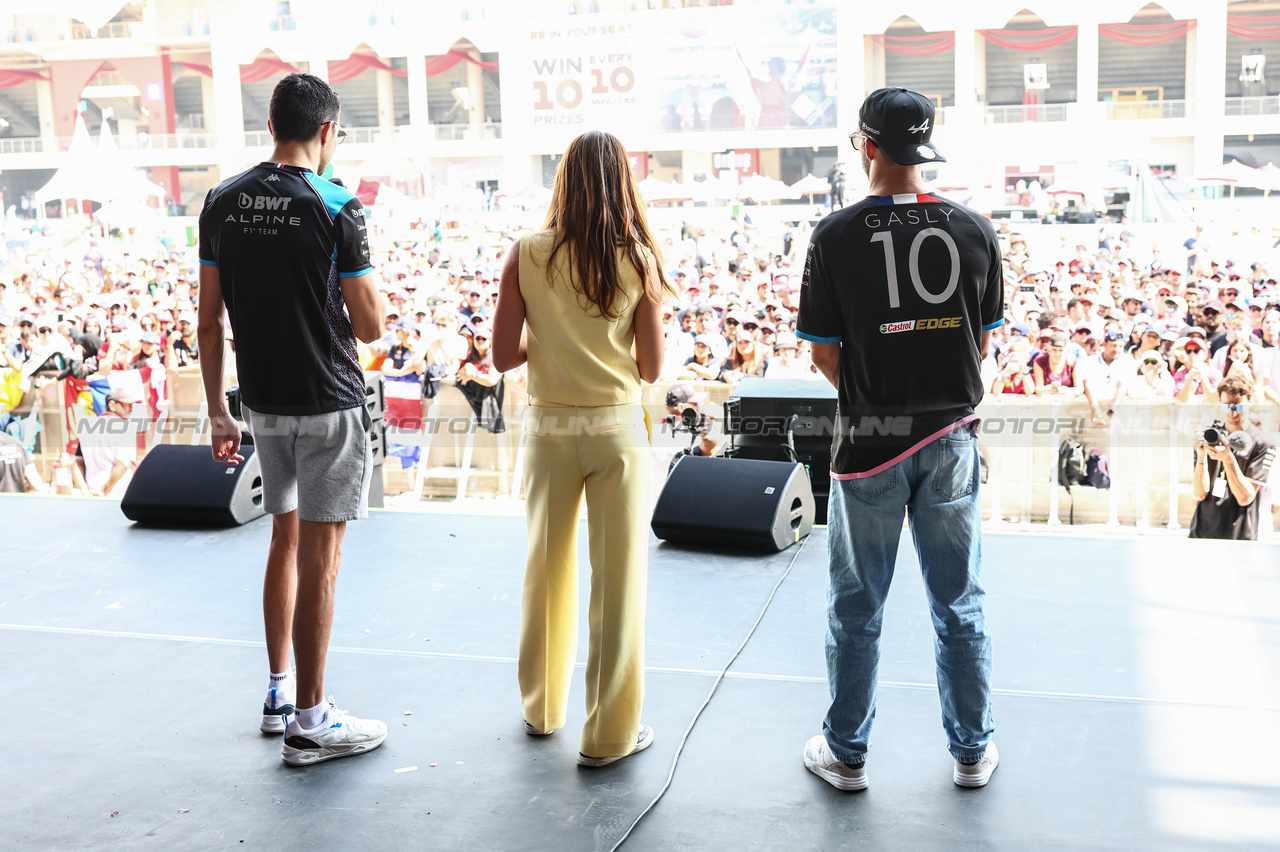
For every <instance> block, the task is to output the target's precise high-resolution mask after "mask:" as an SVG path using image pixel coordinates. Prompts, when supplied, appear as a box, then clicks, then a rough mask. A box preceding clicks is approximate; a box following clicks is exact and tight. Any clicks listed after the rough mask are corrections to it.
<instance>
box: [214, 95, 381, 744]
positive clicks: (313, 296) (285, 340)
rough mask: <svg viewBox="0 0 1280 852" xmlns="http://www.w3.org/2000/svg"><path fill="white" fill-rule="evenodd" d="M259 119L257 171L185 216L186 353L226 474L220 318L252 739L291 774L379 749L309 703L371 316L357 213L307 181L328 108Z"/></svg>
mask: <svg viewBox="0 0 1280 852" xmlns="http://www.w3.org/2000/svg"><path fill="white" fill-rule="evenodd" d="M269 111H270V121H269V122H268V125H267V126H268V129H269V130H270V131H271V134H272V138H273V139H274V140H275V150H274V151H273V153H272V156H271V161H270V162H266V163H259V164H258V165H257V166H254V167H253V168H251V169H249V170H248V171H247V172H244V173H243V174H240V175H237V176H236V177H233V178H231V179H230V180H226V181H223V182H222V183H221V184H219V185H218V186H217V187H216V188H214V189H213V191H211V192H210V193H209V195H208V197H207V198H206V199H205V204H204V210H203V211H202V212H201V214H200V263H201V267H200V303H199V350H200V366H201V370H202V372H203V377H204V389H205V398H206V399H207V400H208V403H209V409H210V419H211V421H212V430H213V455H214V458H215V459H217V460H218V461H221V462H224V463H226V464H228V465H235V464H238V463H239V462H241V461H243V460H244V458H243V456H241V455H240V453H239V450H240V427H239V425H238V424H237V423H236V421H235V420H234V419H233V418H232V417H231V414H230V412H229V411H228V409H227V404H226V398H225V396H224V394H223V386H222V385H223V365H222V356H223V351H224V331H223V322H224V318H225V317H227V316H228V315H229V317H230V321H231V327H232V329H233V330H234V332H235V340H236V366H237V370H236V373H237V375H238V376H239V379H240V395H241V400H242V403H243V405H242V408H243V411H244V415H245V419H246V421H247V422H248V425H249V429H250V431H251V432H252V434H253V438H254V452H255V454H256V455H257V458H258V460H259V463H260V465H261V468H262V493H263V506H264V507H265V508H266V510H267V512H269V513H271V515H272V529H271V547H270V550H269V551H268V555H267V569H266V578H265V581H264V583H263V615H264V620H265V622H266V634H267V656H268V660H269V662H270V667H271V675H270V679H269V681H268V686H267V696H266V700H265V701H264V702H263V709H262V722H261V725H260V730H261V731H262V732H263V733H283V734H284V747H283V752H282V757H283V759H284V761H285V762H286V763H289V764H292V765H306V764H311V763H317V762H320V761H324V760H330V759H333V758H338V757H347V756H350V755H354V754H362V753H365V752H367V751H371V750H372V749H374V748H377V747H378V746H379V745H381V744H382V742H383V740H384V739H386V736H387V727H386V725H385V724H383V723H382V722H378V721H372V720H362V719H357V718H356V717H354V716H351V715H349V714H347V713H346V712H345V711H342V710H338V709H337V708H335V707H331V706H330V705H329V704H328V703H327V702H326V701H325V699H324V696H325V690H324V668H325V656H326V654H327V652H328V647H329V631H330V627H331V626H332V623H333V595H334V586H335V583H336V581H337V577H338V566H339V559H340V555H341V546H342V536H343V533H344V532H345V530H346V522H347V521H350V520H355V519H356V518H363V517H366V516H367V515H368V489H369V477H370V474H371V472H372V467H373V463H372V457H371V453H370V445H369V431H368V430H369V415H368V412H367V411H366V410H365V384H364V376H363V374H362V372H361V370H360V365H359V362H358V361H357V359H356V337H359V338H360V339H361V340H363V341H365V342H372V341H374V340H376V339H378V337H379V336H380V335H381V332H382V317H383V306H382V299H381V297H380V296H379V294H378V291H377V288H376V286H375V282H374V277H373V274H372V269H371V268H370V264H369V244H368V239H367V236H366V233H365V224H364V211H363V210H362V208H361V206H360V202H359V201H358V200H357V199H356V198H355V196H354V195H352V194H351V193H350V192H349V191H347V190H346V189H344V188H342V187H340V186H338V185H336V184H333V183H330V182H329V181H327V180H324V179H323V178H321V177H318V175H317V173H318V172H322V171H323V170H324V168H325V167H326V166H327V165H328V164H329V162H330V161H331V160H332V159H333V155H334V152H335V150H336V149H337V146H338V143H339V142H340V141H341V139H342V137H343V136H344V135H345V134H344V132H343V131H342V130H340V129H339V127H338V113H339V103H338V97H337V95H336V94H334V92H333V90H332V89H331V88H330V87H329V85H328V84H327V83H325V82H324V81H323V80H321V79H320V78H318V77H314V76H312V75H310V74H290V75H288V76H286V77H284V78H283V79H281V80H280V82H279V83H278V84H277V85H276V87H275V90H274V91H273V92H272V95H271V104H270V108H269ZM224 308H225V310H224ZM291 646H292V648H293V652H294V657H295V660H296V662H297V678H296V682H295V679H294V678H293V677H292V676H291V675H290V671H289V649H290V647H291ZM290 717H292V718H290Z"/></svg>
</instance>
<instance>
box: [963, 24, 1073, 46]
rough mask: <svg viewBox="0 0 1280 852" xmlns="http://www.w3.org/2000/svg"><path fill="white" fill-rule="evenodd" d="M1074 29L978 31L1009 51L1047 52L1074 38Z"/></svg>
mask: <svg viewBox="0 0 1280 852" xmlns="http://www.w3.org/2000/svg"><path fill="white" fill-rule="evenodd" d="M1076 29H1077V28H1076V27H1075V26H1074V25H1072V26H1068V27H1045V28H1044V29H1042V30H978V32H980V33H982V37H983V38H985V39H986V40H987V41H989V42H991V43H992V44H994V45H996V46H997V47H1007V48H1008V49H1010V50H1025V51H1038V50H1048V49H1049V48H1051V47H1057V46H1058V45H1060V44H1065V43H1066V42H1069V41H1071V39H1073V38H1075V37H1076Z"/></svg>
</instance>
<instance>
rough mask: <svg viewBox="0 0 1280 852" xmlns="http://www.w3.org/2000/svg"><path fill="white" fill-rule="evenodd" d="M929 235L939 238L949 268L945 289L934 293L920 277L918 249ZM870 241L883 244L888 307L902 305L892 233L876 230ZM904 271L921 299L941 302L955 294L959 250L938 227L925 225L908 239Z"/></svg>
mask: <svg viewBox="0 0 1280 852" xmlns="http://www.w3.org/2000/svg"><path fill="white" fill-rule="evenodd" d="M929 237H937V238H938V239H940V240H942V242H943V243H944V244H945V245H946V247H947V251H948V252H949V253H950V255H951V271H950V274H949V276H948V278H947V286H946V289H944V290H943V291H942V292H941V293H938V294H936V295H935V294H933V293H930V292H929V291H928V290H927V289H926V288H925V286H924V282H923V281H921V280H920V248H921V246H922V245H923V244H924V241H925V240H926V239H928V238H929ZM871 242H873V243H884V272H885V280H886V281H887V282H889V307H891V308H899V307H902V301H901V299H900V298H899V295H898V263H897V260H896V258H895V256H894V253H893V234H892V232H890V231H876V232H875V233H874V234H872V236H871ZM907 271H908V272H909V273H910V275H911V284H912V286H914V287H915V288H916V293H918V294H919V295H920V298H921V299H924V300H925V301H926V302H928V303H929V304H931V305H941V304H943V303H944V302H946V301H947V300H948V299H950V298H951V296H952V295H954V294H955V292H956V286H957V284H959V282H960V250H959V249H958V248H957V247H956V241H955V240H954V239H952V238H951V235H950V234H949V233H947V232H946V231H944V230H942V229H941V228H925V229H924V230H922V231H920V232H919V233H917V234H916V235H915V238H914V239H912V240H911V253H910V255H909V256H908V258H907Z"/></svg>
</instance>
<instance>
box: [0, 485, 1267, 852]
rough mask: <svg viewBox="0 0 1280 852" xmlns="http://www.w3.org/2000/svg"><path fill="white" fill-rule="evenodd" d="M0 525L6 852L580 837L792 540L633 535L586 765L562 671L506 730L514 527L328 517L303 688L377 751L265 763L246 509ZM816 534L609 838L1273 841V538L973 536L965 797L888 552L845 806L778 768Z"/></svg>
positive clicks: (794, 845)
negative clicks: (623, 755)
mask: <svg viewBox="0 0 1280 852" xmlns="http://www.w3.org/2000/svg"><path fill="white" fill-rule="evenodd" d="M0 518H2V519H3V524H2V528H3V537H4V541H5V554H4V559H3V562H2V566H0V684H3V690H2V692H0V695H3V698H4V702H3V707H4V710H5V712H6V713H7V714H8V715H7V716H6V717H5V719H4V727H5V739H6V745H5V748H4V750H3V754H4V757H3V762H2V764H0V765H2V766H3V771H2V772H0V825H2V826H3V828H2V830H0V846H3V847H5V848H14V849H54V848H57V849H62V848H76V849H94V850H101V849H127V850H140V849H141V850H145V849H166V850H169V849H180V850H187V849H228V848H229V849H266V850H280V849H286V848H299V849H335V850H366V849H368V850H373V849H398V848H406V849H458V850H524V849H528V850H556V852H575V850H607V849H608V848H609V847H610V846H611V845H612V844H613V842H614V841H615V840H616V838H617V837H618V836H619V835H620V833H621V832H622V831H623V830H624V829H625V827H626V826H627V825H628V824H629V823H630V821H631V820H632V819H633V818H634V816H635V815H636V814H637V813H639V812H640V811H641V810H642V809H643V808H644V806H645V805H646V804H647V803H648V802H649V801H650V799H651V798H652V797H653V796H654V794H655V793H656V792H657V790H658V789H659V787H660V786H661V784H662V782H663V781H664V779H665V777H666V774H667V771H668V768H669V765H670V762H671V759H672V756H673V755H674V753H675V749H676V746H677V743H678V742H679V740H680V738H681V735H682V733H683V732H684V730H685V728H686V726H687V725H688V722H689V719H690V718H691V717H692V715H693V713H694V711H695V709H696V708H697V707H698V705H699V704H700V703H701V702H702V700H703V698H704V697H705V695H706V693H707V691H708V689H709V688H710V685H711V683H712V682H713V680H714V678H715V675H716V673H717V672H718V670H719V669H720V668H721V667H722V666H723V665H724V663H725V662H726V660H728V658H729V656H730V655H731V654H732V652H733V650H734V649H736V648H737V646H738V645H739V643H740V642H741V640H742V637H743V636H745V634H746V632H747V630H748V629H749V628H750V626H751V624H752V623H753V622H754V620H755V618H756V616H757V614H758V613H759V611H760V609H761V607H762V606H763V604H764V601H765V599H766V598H767V596H768V593H769V591H770V589H771V588H772V587H773V585H774V583H775V582H776V581H777V579H778V578H779V577H780V576H781V575H782V572H783V571H785V570H786V568H787V565H788V564H789V563H790V562H791V560H792V558H793V556H795V549H792V550H790V551H787V552H784V553H781V554H777V555H774V556H770V557H758V556H754V557H753V556H745V557H744V556H723V555H712V554H705V553H690V552H687V551H682V550H678V549H676V548H673V547H669V546H666V545H662V544H659V543H657V542H654V544H653V549H652V559H651V563H650V596H649V617H648V631H649V632H648V662H649V665H650V671H649V674H648V681H647V683H648V700H647V704H646V712H645V717H644V718H645V721H646V722H647V723H648V724H650V725H652V726H653V727H654V729H655V730H656V732H657V739H656V742H655V744H654V746H653V747H652V748H651V749H649V750H648V751H647V752H645V753H643V754H640V755H636V756H635V757H633V758H629V759H627V760H624V761H622V762H620V763H618V764H615V765H614V766H611V767H607V768H604V769H597V770H585V769H579V768H578V767H577V766H576V765H575V764H574V757H575V754H576V750H577V742H578V736H577V729H578V726H579V725H580V724H581V722H582V715H583V710H582V705H581V687H582V684H581V674H579V683H578V684H577V690H578V692H577V695H576V696H575V698H574V699H573V701H572V703H571V705H570V723H569V726H568V728H566V729H565V730H564V731H562V732H561V733H558V734H557V735H555V736H554V737H551V738H549V739H545V740H534V739H530V738H528V737H526V736H525V735H524V734H523V733H522V732H521V728H520V709H519V701H518V693H517V688H516V675H515V662H514V659H513V657H514V653H515V647H516V629H517V616H518V607H519V597H520V580H521V573H522V570H523V563H524V547H525V534H524V520H523V519H522V518H509V517H506V518H485V517H478V516H449V515H430V514H409V513H396V512H375V513H374V514H373V516H372V517H371V518H370V520H368V521H365V522H361V523H356V524H353V525H352V526H351V527H350V528H349V531H348V536H347V546H346V548H345V565H344V568H343V573H342V576H341V578H340V580H339V587H338V604H337V617H336V623H335V626H334V633H333V646H334V647H333V649H332V651H331V653H330V656H329V686H330V689H331V690H332V691H333V692H334V693H335V694H336V696H337V698H338V703H339V706H343V707H347V708H349V709H350V710H352V712H354V713H356V714H357V715H365V716H373V717H375V718H382V719H385V720H387V721H388V722H389V724H390V727H391V735H390V737H389V739H388V740H387V743H386V745H384V746H383V747H382V748H381V749H379V750H378V751H377V752H375V753H373V754H372V755H369V756H366V757H359V758H355V759H350V760H342V761H336V762H333V763H327V764H324V765H321V766H317V767H310V768H305V769H293V768H290V767H287V766H285V765H284V764H283V763H281V761H280V757H279V754H280V744H279V740H278V739H277V738H274V737H265V736H262V735H260V734H259V733H258V731H257V723H258V718H259V717H258V712H259V711H258V707H259V703H260V701H261V694H262V689H263V680H264V677H265V676H264V672H265V671H266V657H265V653H264V652H263V650H262V647H261V644H260V643H261V633H262V627H261V621H260V619H261V615H260V612H261V609H260V606H261V605H260V586H259V584H260V577H261V563H262V560H263V558H264V554H265V546H266V542H267V539H268V536H269V532H270V531H269V523H268V522H267V521H259V522H255V523H254V524H251V525H249V526H247V527H242V528H239V529H234V530H229V531H219V532H172V531H157V530H146V529H139V528H134V527H132V526H131V525H130V524H129V523H128V522H127V521H126V520H125V519H124V518H123V516H121V514H120V512H119V508H118V507H117V506H116V505H115V504H113V503H109V502H104V501H88V500H80V501H77V500H70V499H66V498H63V499H51V498H20V497H10V498H0ZM583 546H584V548H585V530H584V535H583ZM825 549H826V534H825V530H817V531H815V533H814V535H813V536H812V538H811V539H810V541H809V543H808V545H807V547H806V549H805V550H803V551H802V552H801V553H800V556H799V558H798V560H797V561H796V563H795V567H794V570H793V572H792V574H791V576H790V577H789V578H788V579H787V580H786V582H785V583H783V585H782V587H781V588H780V590H779V592H778V595H777V598H776V599H775V600H774V603H773V606H772V608H771V609H770V611H769V613H768V614H767V615H766V616H765V618H764V621H763V623H762V624H761V625H760V629H759V631H758V632H757V633H756V635H755V637H754V638H753V639H752V640H751V643H750V644H749V645H748V646H747V648H746V650H745V651H744V652H743V654H742V656H741V657H740V658H739V659H738V661H737V662H736V663H735V664H734V667H733V669H731V671H730V675H729V677H728V678H727V679H726V680H725V681H724V683H723V685H722V687H721V689H720V691H719V692H718V693H717V695H716V697H715V698H714V699H713V701H712V703H711V705H710V707H709V708H708V709H707V711H706V712H705V713H704V714H703V716H702V719H701V721H700V722H699V723H698V726H697V727H696V728H695V729H694V731H693V733H692V735H691V736H690V737H689V741H688V745H687V747H686V748H685V751H684V755H683V757H682V759H681V762H680V766H679V769H678V770H677V772H676V775H675V779H674V782H673V784H672V787H671V790H670V792H669V793H668V794H667V796H666V797H665V798H664V799H663V800H662V802H661V803H659V805H658V806H657V808H656V810H655V811H654V812H653V813H652V814H650V816H649V817H648V818H647V819H646V820H645V821H644V822H642V823H641V825H640V827H639V828H638V829H637V830H636V832H635V834H634V835H633V836H632V837H631V839H630V840H628V842H627V844H626V845H625V846H624V847H623V848H624V849H637V850H638V849H645V850H673V849H699V850H702V849H706V850H730V849H733V850H740V849H786V850H792V849H796V850H809V849H815V850H816V849H832V850H834V849H846V848H866V849H876V850H899V849H901V850H956V849H964V850H979V849H1008V850H1048V849H1064V850H1065V849H1071V850H1076V849H1090V850H1098V849H1116V850H1139V849H1150V850H1211V849H1231V850H1246V849H1247V850H1257V849H1266V848H1271V849H1275V848H1280V653H1278V652H1280V615H1278V614H1280V558H1278V554H1277V550H1276V549H1275V548H1274V547H1267V546H1259V545H1237V544H1222V543H1208V542H1188V541H1184V540H1174V539H1168V538H1149V539H1141V540H1138V539H1118V538H1117V539H1108V538H1098V537H1094V538H1090V537H1084V536H1062V535H1059V536H1030V535H991V536H988V537H987V538H986V542H985V555H986V558H985V579H986V585H987V589H988V617H989V621H990V623H991V625H992V630H993V633H994V638H995V685H996V687H997V695H996V705H995V719H996V730H997V733H996V741H997V743H998V744H999V746H1000V753H1001V759H1002V763H1001V766H1000V769H999V770H998V771H997V772H996V773H995V776H994V777H993V780H992V782H991V784H990V785H989V786H988V787H987V788H985V789H983V790H976V791H966V790H961V789H959V788H957V787H955V786H954V785H953V784H952V783H951V760H950V757H949V756H948V754H947V752H946V748H945V741H944V738H943V735H942V730H941V724H940V721H939V714H938V699H937V695H936V690H935V688H934V685H933V677H934V668H933V660H932V642H931V637H932V633H931V628H930V623H929V619H928V617H927V613H926V609H925V605H924V599H923V591H922V588H921V585H920V580H919V575H918V567H917V565H916V562H915V558H914V555H913V553H912V551H911V548H910V546H909V542H904V547H903V548H902V551H901V554H900V559H899V566H898V567H899V571H898V578H897V582H896V583H895V585H894V590H893V594H892V596H891V597H890V600H889V605H888V609H889V612H888V614H887V618H886V628H885V641H884V660H883V664H882V667H881V676H882V677H883V678H884V682H883V686H882V689H881V700H880V711H879V718H878V721H877V725H876V730H875V735H874V742H873V745H872V751H871V756H870V760H869V763H868V773H869V777H870V781H871V786H870V789H869V790H868V791H866V792H864V793H854V794H850V793H841V792H838V791H836V790H834V789H833V788H831V787H829V786H828V785H827V784H825V783H824V782H822V781H820V780H819V779H817V778H815V777H814V776H812V775H810V774H809V773H808V772H806V771H805V769H804V767H803V764H802V762H801V751H802V748H803V746H804V742H805V740H806V739H807V738H808V737H809V736H811V735H812V734H814V733H816V732H817V731H818V730H819V726H820V724H821V720H822V716H823V713H824V712H825V709H826V701H827V687H826V681H825V669H824V663H823V633H824V629H825V604H824V582H825V571H826V558H825ZM583 561H584V564H585V550H584V555H583ZM584 573H585V572H584ZM584 600H585V596H584ZM585 635H586V633H585V610H584V627H583V638H584V640H585ZM580 671H581V670H580ZM407 713H411V714H412V715H407ZM412 767H416V768H414V769H410V768H412ZM405 770H408V771H405Z"/></svg>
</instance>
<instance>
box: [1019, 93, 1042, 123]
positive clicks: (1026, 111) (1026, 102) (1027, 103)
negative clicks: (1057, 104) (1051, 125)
mask: <svg viewBox="0 0 1280 852" xmlns="http://www.w3.org/2000/svg"><path fill="white" fill-rule="evenodd" d="M1039 104H1040V93H1039V92H1038V91H1036V90H1035V89H1028V90H1026V91H1025V92H1023V93H1022V120H1023V121H1038V120H1039V119H1040V111H1039V110H1037V109H1036V107H1037V106H1039Z"/></svg>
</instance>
